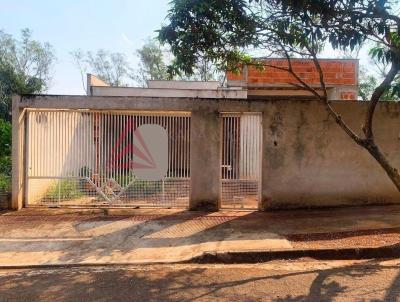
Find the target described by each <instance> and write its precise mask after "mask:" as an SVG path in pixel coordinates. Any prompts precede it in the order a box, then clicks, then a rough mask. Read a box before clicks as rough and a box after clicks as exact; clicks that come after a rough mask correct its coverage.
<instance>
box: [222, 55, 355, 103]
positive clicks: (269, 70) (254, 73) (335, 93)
mask: <svg viewBox="0 0 400 302" xmlns="http://www.w3.org/2000/svg"><path fill="white" fill-rule="evenodd" d="M264 62H265V64H266V65H272V66H277V67H283V68H287V66H288V62H287V60H286V59H266V60H264ZM320 64H321V68H322V71H323V74H324V79H325V84H326V86H327V88H328V96H329V98H330V99H332V100H356V99H357V96H358V60H353V59H321V60H320ZM292 66H293V70H294V71H295V72H296V73H297V74H298V75H299V77H300V78H301V79H302V80H304V81H305V82H306V83H307V84H309V85H311V86H312V87H320V82H319V73H318V71H317V70H316V68H315V66H314V63H313V61H312V60H306V59H292ZM290 83H296V84H297V83H298V81H297V80H296V79H295V78H294V77H293V75H291V74H290V73H289V72H286V71H284V70H280V69H277V68H273V67H269V66H265V67H264V69H263V70H261V69H260V68H256V67H255V66H244V67H243V68H242V72H240V73H238V74H235V73H233V72H228V73H227V85H228V87H238V86H239V87H243V88H244V89H247V97H248V98H262V97H268V98H273V97H276V98H281V97H282V96H284V97H296V98H302V97H304V96H307V99H309V98H310V96H312V95H311V94H310V93H309V92H307V91H304V90H301V89H299V88H297V87H295V86H293V85H291V84H290ZM317 90H318V89H317Z"/></svg>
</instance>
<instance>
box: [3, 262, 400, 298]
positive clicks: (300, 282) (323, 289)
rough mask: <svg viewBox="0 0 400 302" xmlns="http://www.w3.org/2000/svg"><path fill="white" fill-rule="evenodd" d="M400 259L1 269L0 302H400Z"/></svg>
mask: <svg viewBox="0 0 400 302" xmlns="http://www.w3.org/2000/svg"><path fill="white" fill-rule="evenodd" d="M399 299H400V267H399V260H387V261H383V262H376V261H368V260H367V261H358V262H354V261H330V262H321V261H312V260H307V259H305V260H298V261H285V262H282V261H281V262H272V263H264V264H253V265H162V266H160V265H157V266H130V267H112V266H111V267H79V268H52V269H26V270H0V301H1V302H3V301H7V302H11V301H29V302H35V301H279V302H283V301H285V302H293V301H375V302H378V301H399Z"/></svg>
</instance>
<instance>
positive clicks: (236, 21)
mask: <svg viewBox="0 0 400 302" xmlns="http://www.w3.org/2000/svg"><path fill="white" fill-rule="evenodd" d="M168 18H169V24H167V25H165V26H163V27H162V28H161V29H160V31H159V39H160V41H161V42H162V43H168V44H169V45H170V46H171V50H172V53H173V55H174V56H175V58H176V60H175V64H174V65H173V66H171V67H170V69H169V70H170V72H172V73H174V72H179V71H180V70H183V71H184V72H186V73H189V74H190V73H192V72H193V67H194V66H195V65H196V63H197V62H198V60H199V57H201V56H202V57H203V56H205V57H206V58H207V59H208V60H210V61H211V62H213V63H214V64H215V65H216V66H218V67H219V68H221V69H224V68H227V69H231V70H234V71H238V70H239V68H240V66H241V64H253V65H255V66H257V67H259V68H263V67H265V66H268V67H271V68H276V69H281V70H285V71H287V72H289V73H290V74H291V75H292V76H293V78H294V80H293V82H291V83H290V84H292V85H293V86H295V87H298V88H301V89H304V90H307V91H309V92H311V93H312V94H313V95H314V96H315V97H316V98H317V99H318V100H319V101H320V102H321V103H322V104H323V106H324V108H325V109H326V111H327V112H328V114H329V116H330V117H331V118H333V119H334V121H335V122H336V123H337V124H338V125H339V126H340V127H341V128H342V129H343V131H344V132H345V133H346V134H347V135H348V136H349V137H350V138H351V139H352V140H353V141H354V142H355V143H356V144H358V145H360V146H362V147H363V148H365V149H366V150H367V151H368V152H369V153H370V154H371V155H372V157H373V158H375V160H376V161H377V162H378V163H379V164H380V166H381V167H382V168H383V169H384V170H385V172H386V174H387V175H388V176H389V178H390V179H391V180H392V182H393V183H394V184H395V186H396V187H397V189H398V190H400V174H399V172H398V170H397V169H396V168H394V167H393V166H392V165H391V164H390V163H389V161H388V159H387V158H386V156H385V154H384V153H383V152H382V151H381V149H380V148H379V146H378V145H377V144H376V142H375V138H374V132H373V117H374V112H375V108H376V106H377V104H378V102H379V101H380V100H381V97H382V95H383V94H384V93H385V92H386V91H388V90H389V89H391V91H392V93H393V94H400V86H399V83H400V81H396V78H398V77H399V70H400V17H399V16H398V14H397V13H395V12H393V9H392V8H391V7H390V2H389V1H387V0H357V1H355V0H296V1H294V0H221V1H206V0H174V1H172V2H171V8H170V11H169V14H168ZM366 41H372V42H373V43H376V44H377V46H376V47H375V48H374V49H373V50H372V51H371V55H372V56H373V57H375V58H376V59H377V60H379V61H381V62H386V63H388V64H389V65H390V68H389V70H388V72H387V74H386V75H385V77H384V79H383V80H382V81H381V82H380V83H378V85H377V86H376V87H374V90H373V93H372V95H371V97H370V99H369V104H368V109H367V112H366V115H365V120H364V125H363V127H362V130H363V131H362V132H363V135H358V134H357V132H356V131H354V129H351V128H350V127H349V126H348V124H347V123H346V121H344V120H343V119H342V117H341V116H340V114H339V113H338V112H337V111H336V110H335V109H334V108H333V107H332V105H331V103H330V101H329V99H328V94H327V89H326V85H325V81H324V75H323V72H322V69H321V65H320V62H319V59H318V58H319V53H320V51H321V49H322V47H323V46H324V45H326V44H328V43H329V44H330V45H331V46H332V47H333V48H334V49H342V50H345V49H350V50H353V49H354V48H355V47H357V46H358V45H360V44H362V43H364V42H366ZM250 47H252V48H256V49H263V50H265V51H267V52H268V54H269V55H271V56H283V57H285V58H286V59H287V62H286V64H285V65H284V66H276V65H268V64H266V63H265V62H263V61H257V60H254V59H252V58H251V57H250V56H249V55H247V54H246V52H245V50H246V49H249V48H250ZM295 56H297V57H305V58H310V59H312V60H313V62H314V67H315V70H316V71H318V73H319V82H320V87H319V89H321V90H322V94H320V93H318V92H317V89H316V88H315V87H311V86H310V85H308V84H307V83H306V82H305V81H304V80H303V79H302V77H301V76H300V75H299V74H297V73H296V72H295V71H294V70H293V67H292V61H291V59H292V58H293V57H295Z"/></svg>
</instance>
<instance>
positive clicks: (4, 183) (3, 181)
mask: <svg viewBox="0 0 400 302" xmlns="http://www.w3.org/2000/svg"><path fill="white" fill-rule="evenodd" d="M10 191H11V177H9V176H8V175H5V174H3V173H0V193H2V192H10Z"/></svg>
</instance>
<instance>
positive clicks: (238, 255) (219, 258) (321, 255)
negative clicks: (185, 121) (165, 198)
mask: <svg viewBox="0 0 400 302" xmlns="http://www.w3.org/2000/svg"><path fill="white" fill-rule="evenodd" d="M399 257H400V246H389V247H377V248H345V249H302V250H275V251H243V252H217V253H213V252H205V253H203V254H201V255H198V256H195V257H193V258H191V259H186V260H182V261H155V262H142V263H139V262H121V263H118V262H113V263H65V264H30V265H3V266H2V265H0V269H4V270H7V269H51V268H65V269H68V268H75V267H76V268H79V267H113V266H114V267H119V266H120V267H122V266H149V265H172V264H246V263H262V262H268V261H273V260H296V259H300V258H313V259H315V260H363V259H384V258H399Z"/></svg>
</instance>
